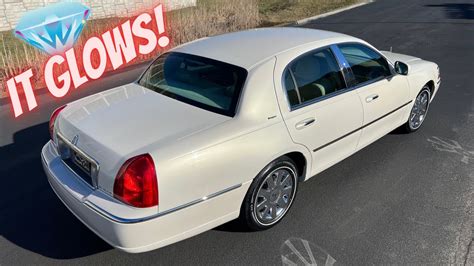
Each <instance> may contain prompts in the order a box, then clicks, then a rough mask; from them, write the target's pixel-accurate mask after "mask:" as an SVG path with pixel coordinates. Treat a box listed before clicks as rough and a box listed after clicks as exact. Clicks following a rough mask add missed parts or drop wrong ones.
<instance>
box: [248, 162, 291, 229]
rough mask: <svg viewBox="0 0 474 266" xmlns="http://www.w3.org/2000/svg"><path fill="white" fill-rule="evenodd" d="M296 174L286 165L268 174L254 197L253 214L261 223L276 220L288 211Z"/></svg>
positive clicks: (264, 223) (269, 222) (265, 223)
mask: <svg viewBox="0 0 474 266" xmlns="http://www.w3.org/2000/svg"><path fill="white" fill-rule="evenodd" d="M295 183H296V174H295V172H294V171H293V170H292V169H291V168H289V167H286V166H282V167H279V168H277V169H275V170H273V171H272V172H271V173H270V174H268V175H267V176H266V177H265V179H264V181H263V182H262V184H261V185H260V187H259V189H258V191H257V193H256V198H255V201H254V202H255V207H254V215H255V218H256V220H257V221H258V222H259V223H261V224H262V225H271V224H274V223H276V222H278V221H279V220H280V219H281V218H282V217H283V216H284V215H285V213H286V212H287V211H288V209H289V208H290V206H291V203H292V201H293V199H294V196H295V192H296V185H295Z"/></svg>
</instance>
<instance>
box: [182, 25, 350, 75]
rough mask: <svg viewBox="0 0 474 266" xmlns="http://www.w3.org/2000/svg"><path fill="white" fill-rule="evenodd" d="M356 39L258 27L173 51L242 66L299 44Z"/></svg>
mask: <svg viewBox="0 0 474 266" xmlns="http://www.w3.org/2000/svg"><path fill="white" fill-rule="evenodd" d="M341 37H344V38H345V39H348V38H349V40H357V39H356V38H353V37H350V36H348V35H345V34H341V33H336V32H330V31H323V30H315V29H307V28H295V27H273V28H259V29H251V30H246V31H239V32H233V33H226V34H222V35H217V36H214V37H208V38H202V39H199V40H196V41H193V42H190V43H186V44H183V45H181V46H178V47H176V48H175V49H173V52H181V53H187V54H193V55H198V56H202V57H207V58H211V59H215V60H219V61H222V62H226V63H229V64H233V65H237V66H240V67H243V68H245V69H251V68H252V67H253V66H255V65H257V64H258V63H260V62H263V61H266V60H267V59H269V58H271V57H274V56H276V55H277V54H280V53H282V52H285V51H288V50H291V49H292V48H295V47H298V46H300V45H304V44H308V43H313V42H318V41H328V40H334V41H336V40H337V39H340V38H341Z"/></svg>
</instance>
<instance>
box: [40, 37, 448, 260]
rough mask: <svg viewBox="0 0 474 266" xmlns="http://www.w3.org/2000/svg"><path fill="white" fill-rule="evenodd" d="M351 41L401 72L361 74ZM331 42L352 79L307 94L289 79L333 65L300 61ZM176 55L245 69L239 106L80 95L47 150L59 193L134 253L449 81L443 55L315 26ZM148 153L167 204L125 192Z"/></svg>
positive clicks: (334, 153) (198, 46) (215, 219)
mask: <svg viewBox="0 0 474 266" xmlns="http://www.w3.org/2000/svg"><path fill="white" fill-rule="evenodd" d="M346 44H347V45H349V46H348V47H349V48H347V49H346V50H344V49H345V48H344V49H342V47H343V46H344V45H346ZM351 45H356V47H365V48H363V49H370V50H371V51H372V52H373V53H375V54H379V55H380V57H381V58H383V60H386V62H387V64H389V69H390V75H385V76H383V77H375V78H374V79H372V80H368V81H367V82H362V83H359V84H355V83H353V82H350V80H349V77H350V75H351V73H352V72H353V71H352V70H351V68H350V66H349V65H348V62H347V60H346V59H347V58H345V56H344V55H343V54H342V52H341V51H346V53H347V52H350V51H351V49H352V48H351ZM358 45H360V46H358ZM320 51H323V52H322V54H321V55H318V56H325V53H326V55H327V54H328V52H329V53H330V54H331V53H332V56H333V58H332V59H331V60H333V62H335V63H337V66H338V67H337V69H338V71H339V72H340V73H339V74H340V76H341V77H344V78H345V80H344V83H345V86H344V88H343V89H341V90H338V91H328V90H327V87H324V85H318V87H317V88H318V95H316V96H308V95H302V94H305V93H306V92H304V93H303V92H302V91H298V92H297V94H295V91H297V90H295V89H294V88H293V89H291V88H289V87H291V86H293V85H294V84H292V81H294V80H295V77H294V76H295V75H296V74H298V75H304V72H305V71H306V72H311V71H314V72H318V71H322V70H320V69H319V70H318V69H317V68H322V67H321V66H320V65H319V66H311V64H306V66H305V64H301V65H300V66H296V67H295V70H294V72H295V73H296V72H298V73H296V74H295V73H289V72H290V71H289V70H288V69H291V67H292V64H294V62H297V61H298V60H299V59H300V58H302V57H304V56H305V55H307V54H308V53H312V54H315V53H316V54H317V53H319V52H320ZM169 53H179V54H186V55H193V56H199V57H203V58H210V59H213V60H217V61H220V62H225V63H226V64H230V65H233V66H237V67H239V68H241V69H244V70H245V71H246V79H245V82H244V84H243V86H242V89H241V92H240V94H239V96H238V101H237V102H236V106H235V111H234V113H232V114H230V115H229V114H221V113H217V112H213V111H210V110H206V109H205V108H201V107H199V106H196V105H192V104H188V103H186V102H183V101H179V100H177V99H174V98H172V97H168V96H166V95H163V94H161V93H157V92H156V91H153V90H150V89H148V88H145V87H144V86H141V85H140V83H138V82H137V83H132V84H128V85H124V86H121V87H118V88H114V89H112V90H108V91H104V92H101V93H99V94H95V95H92V96H89V97H86V98H83V99H80V100H78V101H75V102H72V103H70V104H68V105H67V107H66V108H65V109H64V110H62V111H61V113H60V114H59V116H58V118H57V120H56V122H55V123H54V125H55V127H54V137H53V140H51V141H50V142H48V143H47V144H46V145H45V146H44V148H43V151H42V159H43V165H44V169H45V172H46V174H47V176H48V180H49V182H50V184H51V186H52V188H53V190H54V191H55V192H56V194H57V195H58V197H59V198H60V199H61V200H62V201H63V202H64V204H65V205H66V206H67V207H68V208H69V209H70V211H71V212H72V213H73V214H75V215H76V216H77V218H79V219H80V220H81V221H82V222H83V223H84V224H85V225H86V226H88V227H89V228H90V229H91V230H92V231H94V232H95V233H96V234H97V235H99V236H100V237H101V238H103V239H104V240H105V241H106V242H108V243H109V244H110V245H112V246H114V247H116V248H118V249H121V250H124V251H126V252H132V253H136V252H144V251H148V250H152V249H156V248H159V247H163V246H165V245H169V244H171V243H174V242H177V241H180V240H182V239H185V238H189V237H191V236H193V235H196V234H199V233H201V232H204V231H206V230H209V229H212V228H214V227H216V226H218V225H221V224H224V223H226V222H228V221H231V220H233V219H236V218H237V217H239V213H240V210H241V205H242V201H243V199H244V197H245V195H246V193H247V191H248V190H249V187H250V185H251V184H252V181H253V179H254V178H255V177H256V176H257V175H258V174H259V172H260V171H261V170H262V169H263V168H264V167H265V166H266V165H268V164H269V163H270V162H272V161H273V160H275V159H276V158H279V157H281V156H283V155H287V156H289V157H290V158H292V159H293V160H294V161H295V162H296V164H297V166H298V178H299V179H300V180H301V181H304V180H307V179H309V178H310V177H312V176H314V175H316V174H318V173H319V172H321V171H323V170H325V169H327V168H328V167H330V166H332V165H334V164H336V163H337V162H339V161H341V160H343V159H344V158H346V157H348V156H350V155H351V154H353V153H355V152H356V151H358V150H360V149H362V148H364V147H365V146H367V145H369V144H370V143H372V142H374V141H376V140H377V139H379V138H381V137H382V136H384V135H385V134H387V133H389V132H391V131H392V130H394V129H396V128H397V127H399V126H401V125H403V124H404V123H406V122H407V120H409V116H410V111H411V110H412V107H413V104H414V102H415V99H416V97H417V95H418V93H419V92H420V90H421V89H422V88H423V87H424V86H425V85H428V86H429V88H430V91H431V99H433V96H434V95H435V94H436V92H437V90H438V88H439V83H440V79H439V69H438V68H437V65H436V64H435V63H432V62H428V61H424V60H421V59H418V58H415V57H410V56H406V55H400V54H395V53H390V52H379V51H378V50H376V49H375V48H374V47H372V46H371V45H370V44H368V43H366V42H365V41H362V40H360V39H357V38H354V37H351V36H347V35H343V34H338V33H332V32H326V31H319V30H310V29H299V28H271V29H256V30H249V31H244V32H237V33H230V34H224V35H220V36H216V37H211V38H205V39H200V40H197V41H194V42H191V43H188V44H185V45H182V46H180V47H177V48H175V49H173V50H171V51H169ZM396 61H400V62H403V63H405V64H406V65H407V66H408V75H400V74H397V73H396V72H395V68H394V63H395V62H396ZM298 67H300V68H302V69H301V70H297V68H298ZM313 68H314V69H313ZM292 71H293V70H292ZM371 75H374V76H377V73H375V74H371ZM291 76H293V77H292V78H291V79H290V78H289V77H291ZM288 80H290V81H289V82H288ZM296 86H298V84H296ZM295 95H296V96H295ZM62 149H70V150H71V151H74V152H75V153H77V154H80V155H81V156H82V158H85V159H86V160H87V161H89V162H90V163H91V165H92V168H93V169H92V170H91V171H92V172H91V173H89V174H90V175H91V176H89V178H91V180H89V181H85V180H84V173H82V174H81V173H79V172H78V170H77V169H75V168H74V167H71V166H70V164H68V163H66V162H65V161H66V159H67V156H65V155H64V154H63V150H62ZM140 154H149V155H151V157H152V158H153V161H154V164H155V169H156V176H157V179H158V182H157V183H158V191H159V204H158V205H157V206H152V207H148V208H137V207H132V206H130V205H128V204H125V203H124V202H122V201H120V200H118V199H117V198H116V197H114V195H113V191H114V181H115V178H116V176H117V175H118V171H119V169H120V167H121V166H122V165H123V164H124V162H126V161H127V160H128V159H130V158H132V157H134V156H136V155H140Z"/></svg>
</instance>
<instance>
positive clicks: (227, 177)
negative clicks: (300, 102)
mask: <svg viewBox="0 0 474 266" xmlns="http://www.w3.org/2000/svg"><path fill="white" fill-rule="evenodd" d="M274 64H275V60H274V59H272V60H269V61H267V62H264V63H262V64H261V65H260V66H258V67H255V68H254V69H253V70H252V71H249V76H248V79H247V82H246V85H245V88H244V91H243V94H242V96H241V101H240V103H239V107H238V112H237V115H236V116H235V117H234V118H233V119H231V120H229V121H227V122H225V123H222V124H220V125H218V126H216V127H214V128H210V129H207V130H205V131H202V132H199V133H197V134H194V135H192V136H187V137H185V138H182V139H178V140H174V141H173V142H171V143H169V144H168V145H166V146H161V147H152V149H151V150H154V152H153V153H152V156H153V157H154V159H155V163H156V169H157V176H158V186H159V198H160V206H159V210H160V212H161V211H165V210H168V209H172V208H174V207H177V206H180V205H183V204H187V203H189V202H191V201H194V200H197V199H201V198H203V197H206V196H208V195H211V194H213V193H217V192H220V191H223V190H225V189H227V188H230V187H232V186H235V185H239V184H242V183H245V182H247V181H251V180H252V179H253V178H255V177H256V176H257V175H258V173H259V172H260V171H261V170H262V169H263V168H264V167H265V166H266V165H267V164H268V163H270V162H271V161H273V160H274V159H276V158H278V157H280V156H281V155H284V154H286V153H289V152H294V151H298V152H301V153H302V154H303V155H304V156H305V157H306V158H310V154H309V151H308V150H307V149H306V148H304V147H303V146H300V145H297V144H295V143H293V142H292V140H291V138H290V136H289V134H288V131H287V129H286V126H285V124H284V123H283V120H282V118H281V114H280V111H279V107H278V104H277V102H276V96H275V90H274V85H273V78H272V77H273V68H274ZM242 199H243V198H242ZM242 199H240V200H242ZM230 211H236V210H229V212H230Z"/></svg>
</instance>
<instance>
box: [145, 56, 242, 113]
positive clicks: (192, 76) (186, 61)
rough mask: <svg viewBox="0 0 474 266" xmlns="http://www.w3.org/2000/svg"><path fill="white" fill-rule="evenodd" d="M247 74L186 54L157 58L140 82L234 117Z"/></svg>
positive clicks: (237, 69) (213, 61)
mask: <svg viewBox="0 0 474 266" xmlns="http://www.w3.org/2000/svg"><path fill="white" fill-rule="evenodd" d="M246 77H247V71H246V70H245V69H243V68H241V67H237V66H234V65H230V64H227V63H223V62H219V61H216V60H212V59H209V58H204V57H200V56H195V55H189V54H183V53H166V54H163V55H162V56H160V57H158V58H157V59H156V60H155V61H154V62H153V63H152V64H151V66H150V67H149V68H148V69H147V70H146V71H145V73H144V74H143V76H142V77H141V78H140V80H139V81H138V83H139V84H140V85H142V86H144V87H146V88H148V89H150V90H153V91H155V92H157V93H160V94H163V95H165V96H168V97H171V98H173V99H176V100H178V101H182V102H185V103H188V104H191V105H194V106H197V107H199V108H203V109H206V110H209V111H212V112H215V113H219V114H223V115H227V116H234V115H235V109H236V106H237V102H238V100H239V97H240V92H241V90H242V86H243V84H244V82H245V79H246Z"/></svg>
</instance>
